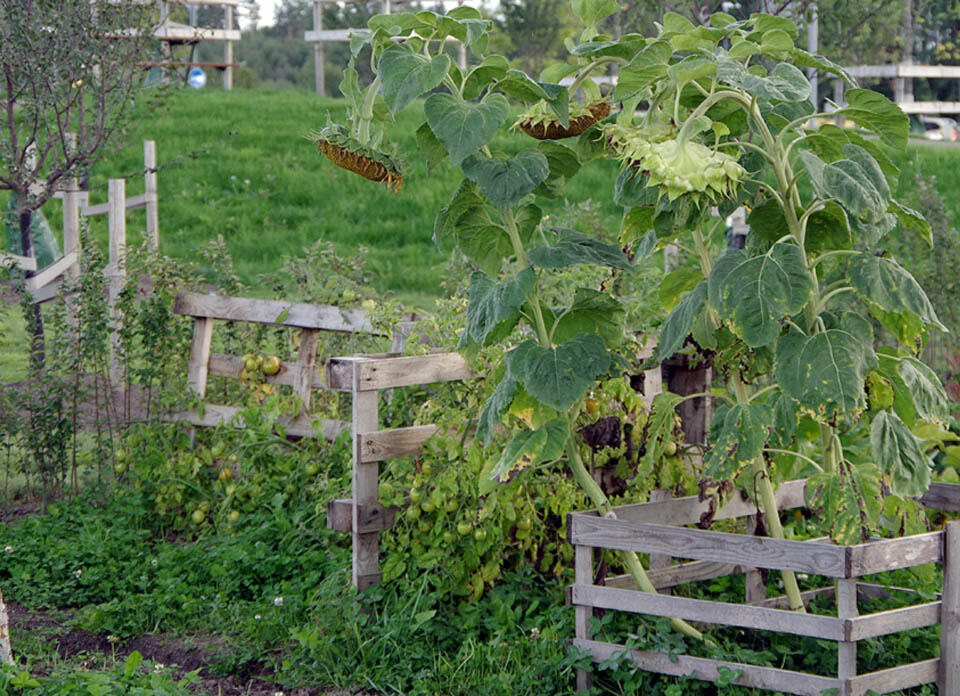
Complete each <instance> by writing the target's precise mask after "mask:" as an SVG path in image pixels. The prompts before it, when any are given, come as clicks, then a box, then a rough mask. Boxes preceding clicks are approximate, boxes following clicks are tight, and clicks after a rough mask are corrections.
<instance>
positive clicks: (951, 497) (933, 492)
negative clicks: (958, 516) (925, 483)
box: [920, 481, 960, 512]
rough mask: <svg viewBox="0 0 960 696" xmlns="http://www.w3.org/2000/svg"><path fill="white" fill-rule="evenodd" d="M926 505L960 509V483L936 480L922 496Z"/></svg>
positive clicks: (941, 508)
mask: <svg viewBox="0 0 960 696" xmlns="http://www.w3.org/2000/svg"><path fill="white" fill-rule="evenodd" d="M920 502H921V503H922V504H923V506H924V507H927V508H933V509H934V510H947V511H951V512H956V511H958V510H960V484H957V483H941V482H939V481H934V482H933V483H931V484H930V488H928V489H927V492H926V493H924V494H923V496H922V497H921V498H920Z"/></svg>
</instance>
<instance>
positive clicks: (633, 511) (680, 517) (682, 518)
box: [574, 481, 806, 525]
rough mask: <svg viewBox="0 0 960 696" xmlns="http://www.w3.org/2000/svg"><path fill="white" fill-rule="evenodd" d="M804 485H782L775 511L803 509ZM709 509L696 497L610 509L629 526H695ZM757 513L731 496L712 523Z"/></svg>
mask: <svg viewBox="0 0 960 696" xmlns="http://www.w3.org/2000/svg"><path fill="white" fill-rule="evenodd" d="M805 485H806V482H805V481H788V482H786V483H784V484H782V485H781V486H780V487H779V488H778V489H777V493H776V498H777V507H779V508H780V509H781V510H790V509H793V508H798V507H803V506H804V505H806V500H805V499H804V492H803V491H804V486H805ZM708 509H709V503H707V502H700V501H699V500H698V499H697V496H695V495H693V496H688V497H684V498H674V499H673V500H669V501H663V502H655V503H637V504H635V505H621V506H619V507H615V508H614V512H615V513H616V515H617V518H618V519H621V520H629V521H631V522H652V523H654V524H674V525H685V524H696V523H697V522H699V521H700V515H702V514H703V513H704V512H706V511H707V510H708ZM756 512H757V506H756V505H755V504H754V503H752V502H750V501H749V500H744V499H743V498H741V497H740V496H739V495H738V494H734V497H733V499H732V500H730V501H728V502H727V504H726V505H724V506H723V507H721V508H720V509H719V510H717V513H716V515H714V519H716V520H729V519H733V518H735V517H745V516H747V515H753V514H756ZM574 514H577V515H590V514H593V515H596V513H595V512H594V511H585V512H578V513H574Z"/></svg>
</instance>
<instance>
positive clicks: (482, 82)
mask: <svg viewBox="0 0 960 696" xmlns="http://www.w3.org/2000/svg"><path fill="white" fill-rule="evenodd" d="M509 69H510V62H509V61H508V60H507V59H506V58H504V57H503V56H498V55H492V56H487V57H486V58H484V59H483V62H482V63H480V65H477V66H476V67H474V68H473V69H472V70H471V71H470V72H469V73H467V79H466V80H464V83H463V98H464V99H476V98H477V97H479V96H480V94H481V93H482V92H483V90H484V88H485V87H486V86H487V85H490V84H492V83H494V82H496V81H497V80H502V79H503V78H504V77H505V76H506V74H507V71H508V70H509Z"/></svg>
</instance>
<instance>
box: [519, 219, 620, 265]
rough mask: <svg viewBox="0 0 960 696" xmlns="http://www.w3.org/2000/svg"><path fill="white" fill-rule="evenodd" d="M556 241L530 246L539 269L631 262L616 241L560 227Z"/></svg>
mask: <svg viewBox="0 0 960 696" xmlns="http://www.w3.org/2000/svg"><path fill="white" fill-rule="evenodd" d="M559 233H560V234H559V237H558V238H557V241H556V242H554V243H553V244H550V245H548V246H541V247H536V248H534V249H531V250H530V252H529V253H528V256H529V257H530V262H531V263H532V264H533V265H535V266H539V267H541V268H565V267H567V266H574V265H576V264H579V263H585V264H593V265H596V266H609V267H611V268H620V269H624V270H626V269H629V268H631V266H630V261H628V260H627V257H626V256H624V255H623V250H622V249H621V248H620V247H619V246H617V245H616V244H607V243H606V242H601V241H600V240H599V239H596V238H595V237H589V236H587V235H585V234H582V233H580V232H577V231H576V230H567V229H563V230H559Z"/></svg>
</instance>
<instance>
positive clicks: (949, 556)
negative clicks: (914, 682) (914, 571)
mask: <svg viewBox="0 0 960 696" xmlns="http://www.w3.org/2000/svg"><path fill="white" fill-rule="evenodd" d="M943 536H944V544H943V546H944V554H943V555H944V561H943V563H944V566H943V606H942V607H941V609H940V672H939V677H938V686H939V687H940V688H939V691H940V693H941V694H957V693H960V521H957V520H952V521H950V522H947V524H946V525H945V527H944V530H943Z"/></svg>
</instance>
